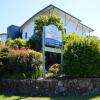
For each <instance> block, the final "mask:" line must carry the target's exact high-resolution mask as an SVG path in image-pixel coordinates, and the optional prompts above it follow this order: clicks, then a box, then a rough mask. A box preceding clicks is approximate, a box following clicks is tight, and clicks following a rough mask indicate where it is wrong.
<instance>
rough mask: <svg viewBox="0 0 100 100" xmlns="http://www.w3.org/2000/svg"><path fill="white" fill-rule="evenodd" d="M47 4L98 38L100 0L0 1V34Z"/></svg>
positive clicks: (99, 33) (99, 34)
mask: <svg viewBox="0 0 100 100" xmlns="http://www.w3.org/2000/svg"><path fill="white" fill-rule="evenodd" d="M49 4H53V5H55V6H57V7H59V8H60V9H62V10H64V11H66V12H68V13H70V14H72V15H73V16H75V17H77V18H79V19H80V20H82V23H84V24H86V25H87V26H89V27H91V28H93V29H94V30H95V31H94V32H93V33H92V34H93V35H96V36H99V37H100V0H0V33H4V32H6V31H7V27H8V26H9V25H12V24H13V25H18V26H20V25H22V24H23V23H24V22H25V21H26V20H28V19H29V18H30V17H31V16H33V15H34V14H35V13H37V12H38V11H39V10H41V9H43V8H44V7H46V6H48V5H49Z"/></svg>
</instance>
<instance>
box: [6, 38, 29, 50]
mask: <svg viewBox="0 0 100 100" xmlns="http://www.w3.org/2000/svg"><path fill="white" fill-rule="evenodd" d="M6 44H7V45H8V46H9V47H11V48H13V49H22V48H26V49H27V48H28V47H29V46H28V43H27V41H26V40H24V39H21V38H16V39H15V40H13V39H11V38H9V39H8V40H7V41H6Z"/></svg>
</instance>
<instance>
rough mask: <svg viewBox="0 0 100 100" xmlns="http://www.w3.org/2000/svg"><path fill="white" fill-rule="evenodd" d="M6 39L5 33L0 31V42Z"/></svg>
mask: <svg viewBox="0 0 100 100" xmlns="http://www.w3.org/2000/svg"><path fill="white" fill-rule="evenodd" d="M6 40H7V34H6V33H0V42H5V41H6Z"/></svg>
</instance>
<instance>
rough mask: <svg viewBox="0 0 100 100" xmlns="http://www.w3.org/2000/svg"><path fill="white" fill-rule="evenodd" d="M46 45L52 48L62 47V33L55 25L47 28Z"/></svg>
mask: <svg viewBox="0 0 100 100" xmlns="http://www.w3.org/2000/svg"><path fill="white" fill-rule="evenodd" d="M45 44H46V45H51V46H60V47H61V46H62V33H61V31H60V30H59V29H58V28H57V27H56V26H55V25H49V26H46V27H45Z"/></svg>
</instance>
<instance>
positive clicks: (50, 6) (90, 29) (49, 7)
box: [20, 4, 94, 32]
mask: <svg viewBox="0 0 100 100" xmlns="http://www.w3.org/2000/svg"><path fill="white" fill-rule="evenodd" d="M52 8H56V9H58V10H59V11H61V12H63V13H65V14H66V15H68V16H70V17H72V18H73V19H75V20H77V21H78V22H79V24H81V25H83V27H85V28H86V29H87V30H89V32H92V31H94V30H93V29H92V28H90V27H88V26H86V25H84V24H82V23H81V20H80V19H78V18H76V17H74V16H73V15H71V14H69V13H67V12H65V11H64V10H62V9H60V8H58V7H56V6H54V5H52V4H50V5H49V6H47V7H45V8H44V9H42V10H40V11H39V12H37V13H36V14H35V15H33V16H32V17H31V18H30V19H28V20H27V21H26V22H25V23H24V24H23V25H22V26H21V27H20V28H22V27H23V26H24V25H25V24H26V23H27V22H29V21H30V20H31V19H33V18H34V17H36V16H37V15H38V14H39V13H41V12H43V11H44V10H46V9H49V10H50V9H52Z"/></svg>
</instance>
